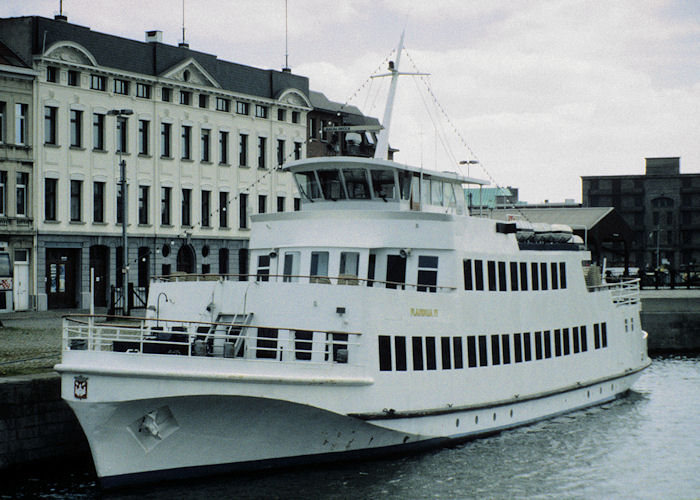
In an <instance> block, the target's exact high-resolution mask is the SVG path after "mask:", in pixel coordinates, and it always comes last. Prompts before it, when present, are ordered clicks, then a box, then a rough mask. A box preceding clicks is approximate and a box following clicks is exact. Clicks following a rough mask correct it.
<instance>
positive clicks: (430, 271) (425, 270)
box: [417, 255, 438, 293]
mask: <svg viewBox="0 0 700 500" xmlns="http://www.w3.org/2000/svg"><path fill="white" fill-rule="evenodd" d="M437 270H438V258H437V257H435V256H430V255H420V256H418V287H417V290H418V291H419V292H425V291H428V292H433V293H434V292H435V291H437V288H436V285H437V274H438V271H437Z"/></svg>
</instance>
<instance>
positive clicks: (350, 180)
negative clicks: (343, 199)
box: [343, 168, 370, 200]
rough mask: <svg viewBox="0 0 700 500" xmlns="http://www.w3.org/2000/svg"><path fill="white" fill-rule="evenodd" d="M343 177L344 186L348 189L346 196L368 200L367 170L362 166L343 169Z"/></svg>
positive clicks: (352, 198)
mask: <svg viewBox="0 0 700 500" xmlns="http://www.w3.org/2000/svg"><path fill="white" fill-rule="evenodd" d="M343 177H344V178H345V188H346V189H347V191H348V198H350V199H351V200H369V199H370V195H369V182H368V181H367V171H366V170H365V169H363V168H346V169H343Z"/></svg>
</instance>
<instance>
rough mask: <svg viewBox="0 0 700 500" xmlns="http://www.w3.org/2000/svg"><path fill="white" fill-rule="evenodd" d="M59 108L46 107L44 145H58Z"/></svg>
mask: <svg viewBox="0 0 700 500" xmlns="http://www.w3.org/2000/svg"><path fill="white" fill-rule="evenodd" d="M57 115H58V108H54V107H53V106H46V107H44V144H53V145H56V143H57V137H56V135H57V134H56V125H57V119H56V118H57Z"/></svg>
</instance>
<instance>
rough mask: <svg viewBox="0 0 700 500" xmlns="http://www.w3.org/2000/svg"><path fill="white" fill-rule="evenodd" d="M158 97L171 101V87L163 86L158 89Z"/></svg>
mask: <svg viewBox="0 0 700 500" xmlns="http://www.w3.org/2000/svg"><path fill="white" fill-rule="evenodd" d="M160 98H161V100H162V101H163V102H171V101H172V100H173V89H171V88H168V87H163V88H162V89H161V91H160Z"/></svg>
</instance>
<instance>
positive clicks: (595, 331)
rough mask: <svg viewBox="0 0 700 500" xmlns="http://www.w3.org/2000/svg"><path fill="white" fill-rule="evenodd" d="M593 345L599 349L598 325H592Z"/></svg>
mask: <svg viewBox="0 0 700 500" xmlns="http://www.w3.org/2000/svg"><path fill="white" fill-rule="evenodd" d="M593 345H594V346H595V348H596V349H600V325H599V324H598V323H596V324H595V325H593Z"/></svg>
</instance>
